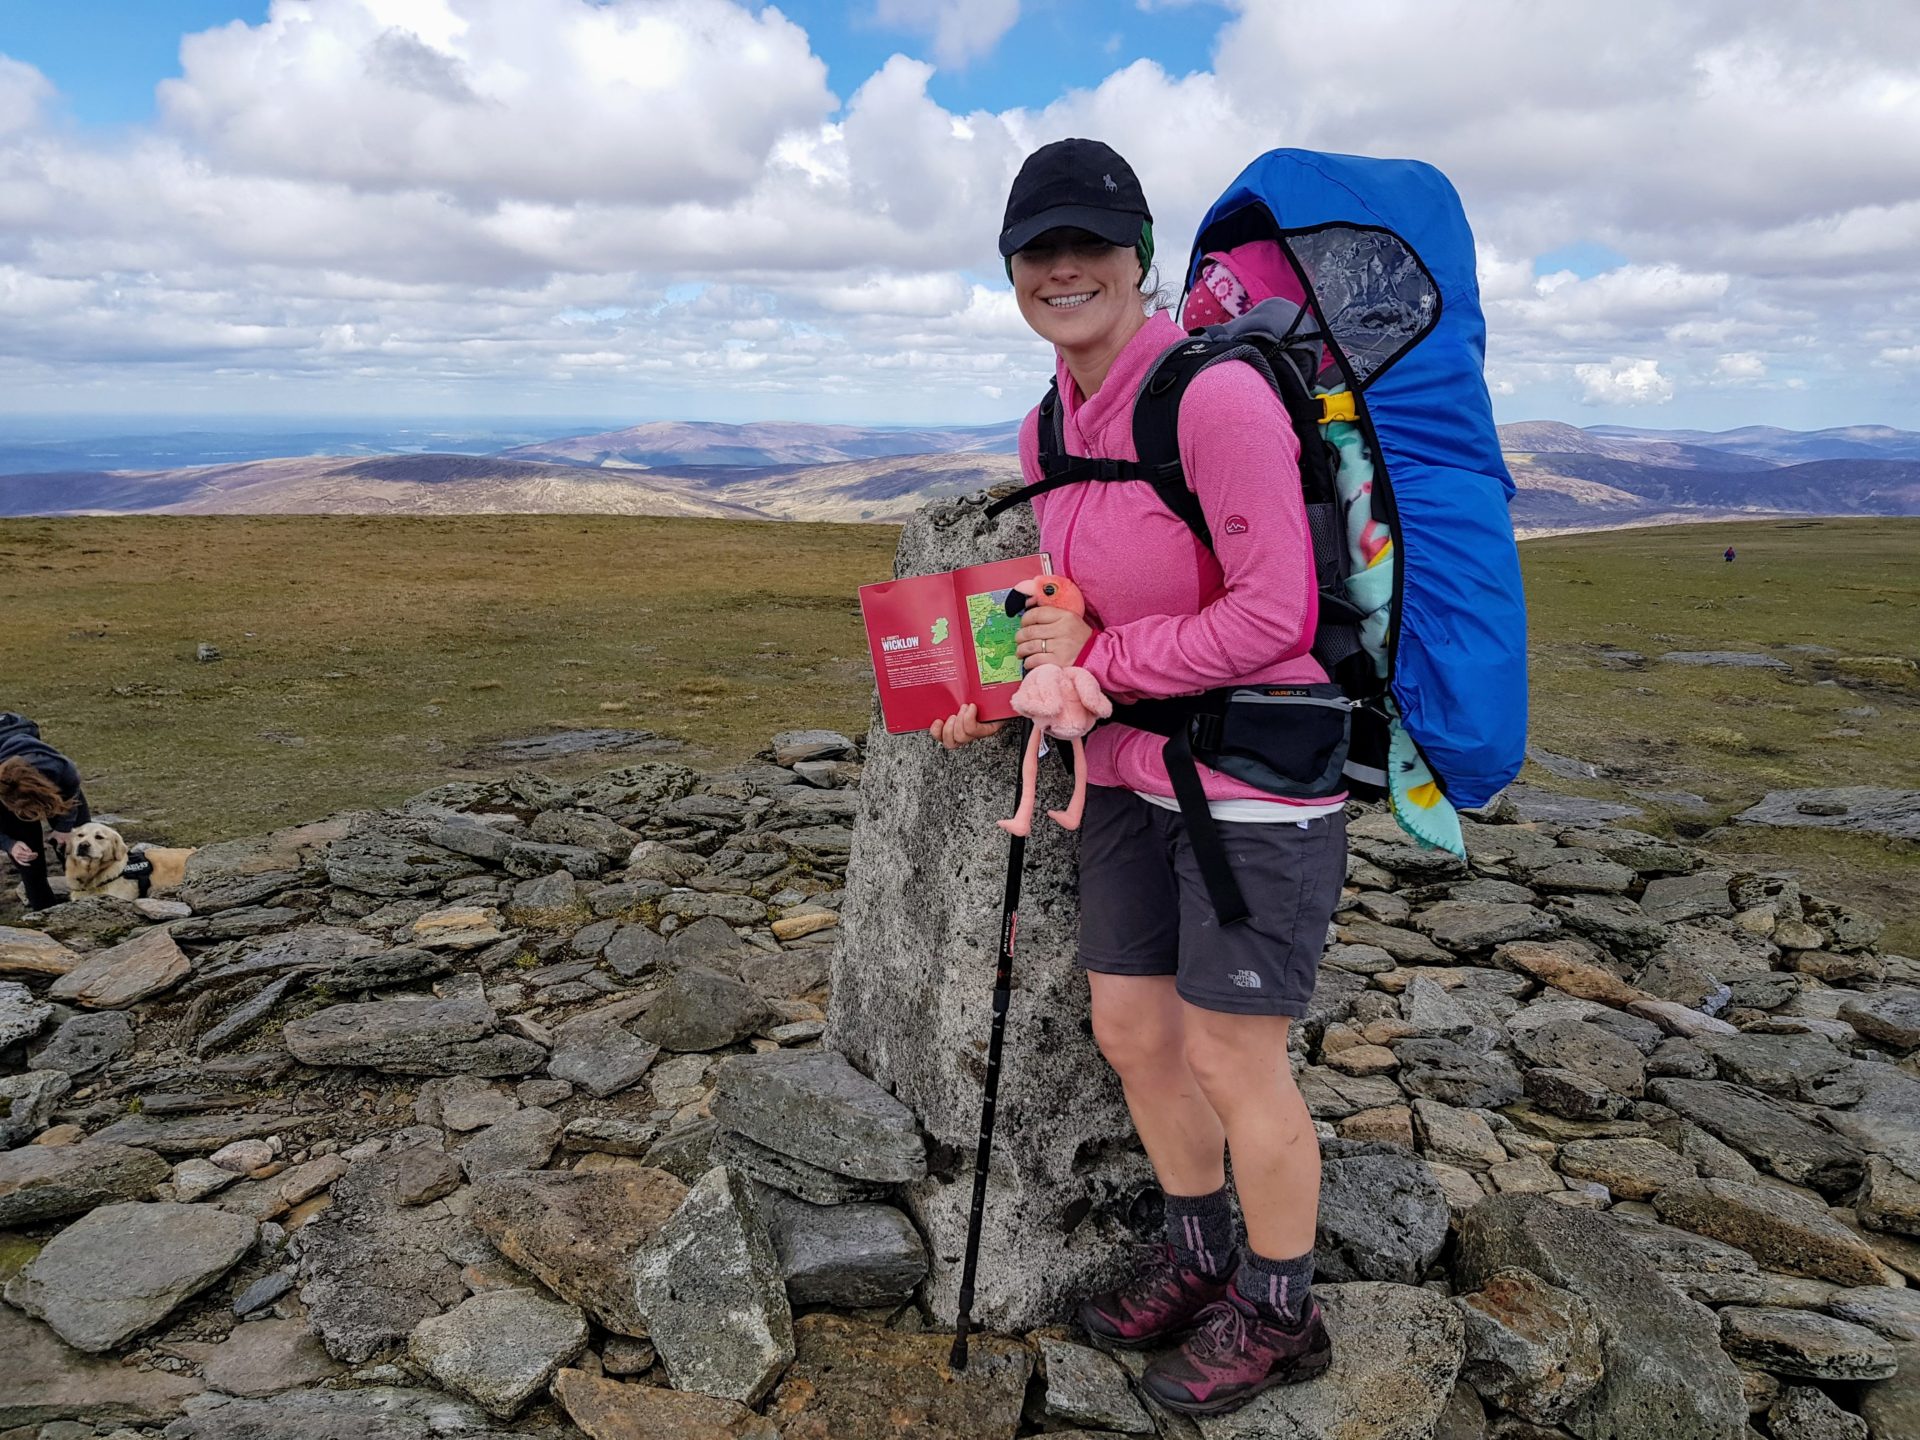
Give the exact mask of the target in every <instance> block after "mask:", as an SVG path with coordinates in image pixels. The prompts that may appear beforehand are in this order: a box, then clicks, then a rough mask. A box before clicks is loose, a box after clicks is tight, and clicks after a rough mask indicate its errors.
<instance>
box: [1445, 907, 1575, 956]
mask: <svg viewBox="0 0 1920 1440" xmlns="http://www.w3.org/2000/svg"><path fill="white" fill-rule="evenodd" d="M1413 923H1414V924H1415V925H1416V926H1417V927H1418V928H1419V929H1420V930H1421V931H1422V932H1423V933H1424V934H1426V935H1430V936H1431V937H1432V938H1433V939H1434V940H1436V941H1438V942H1439V943H1440V944H1441V945H1443V946H1445V947H1446V948H1447V949H1449V950H1451V951H1453V952H1454V953H1455V954H1461V955H1465V954H1472V953H1473V952H1474V951H1477V950H1486V949H1490V948H1492V947H1493V946H1495V945H1502V944H1505V943H1506V942H1507V941H1509V940H1545V939H1550V938H1551V937H1553V936H1555V935H1558V934H1559V933H1560V922H1559V920H1558V919H1556V918H1555V917H1554V916H1553V915H1551V914H1549V913H1548V912H1546V911H1544V910H1537V909H1535V908H1534V907H1533V906H1531V905H1512V904H1495V905H1489V904H1485V903H1482V902H1480V901H1477V900H1443V901H1441V902H1440V903H1439V904H1438V905H1431V906H1428V907H1427V908H1426V909H1425V910H1422V911H1420V912H1419V914H1417V915H1415V916H1414V917H1413Z"/></svg>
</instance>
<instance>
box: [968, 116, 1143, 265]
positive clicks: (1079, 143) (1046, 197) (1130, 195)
mask: <svg viewBox="0 0 1920 1440" xmlns="http://www.w3.org/2000/svg"><path fill="white" fill-rule="evenodd" d="M1152 219H1153V212H1152V211H1151V210H1149V209H1147V197H1146V195H1145V194H1144V193H1143V192H1142V191H1141V189H1140V181H1139V179H1138V178H1137V177H1136V176H1135V175H1134V173H1133V167H1132V166H1131V165H1129V164H1127V162H1126V161H1124V160H1122V159H1121V158H1120V155H1119V152H1118V151H1116V150H1115V149H1114V148H1113V147H1112V146H1111V145H1103V144H1101V143H1100V142H1099V141H1098V140H1056V141H1054V142H1053V144H1051V145H1042V146H1041V147H1040V148H1039V149H1038V150H1036V151H1034V152H1033V154H1031V155H1029V156H1028V157H1027V160H1026V163H1025V164H1024V165H1022V166H1021V167H1020V173H1019V174H1018V175H1016V176H1014V177H1013V189H1012V190H1011V191H1010V192H1009V193H1008V195H1007V217H1006V220H1005V221H1004V222H1003V223H1002V225H1001V227H1000V253H1001V255H1002V256H1010V255H1012V254H1013V252H1014V251H1016V250H1018V249H1019V248H1020V247H1021V246H1023V245H1030V244H1032V243H1033V241H1034V240H1035V239H1036V238H1038V237H1039V236H1041V235H1044V234H1045V233H1046V232H1047V231H1049V230H1058V229H1062V228H1069V227H1070V228H1072V229H1075V230H1085V231H1088V232H1090V233H1091V234H1094V235H1098V236H1099V237H1100V238H1101V239H1102V240H1105V241H1106V242H1107V243H1108V244H1110V245H1137V244H1139V243H1140V228H1141V226H1143V225H1145V224H1147V223H1148V222H1149V221H1151V220H1152Z"/></svg>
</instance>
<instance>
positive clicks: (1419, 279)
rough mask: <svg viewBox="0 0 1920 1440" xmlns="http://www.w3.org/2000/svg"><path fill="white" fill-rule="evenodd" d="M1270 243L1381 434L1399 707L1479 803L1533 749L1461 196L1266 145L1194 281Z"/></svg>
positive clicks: (1410, 163)
mask: <svg viewBox="0 0 1920 1440" xmlns="http://www.w3.org/2000/svg"><path fill="white" fill-rule="evenodd" d="M1268 217H1270V218H1271V224H1269V223H1268ZM1300 232H1307V233H1304V234H1303V233H1300ZM1381 232H1387V233H1384V234H1383V233H1381ZM1396 237H1397V238H1396ZM1263 238H1265V239H1273V238H1284V239H1285V241H1286V243H1287V246H1288V248H1289V249H1290V250H1291V251H1292V252H1293V253H1294V255H1295V257H1296V259H1298V261H1299V262H1300V264H1301V265H1302V267H1303V268H1304V269H1305V270H1306V271H1307V273H1308V277H1309V279H1310V281H1311V282H1312V287H1313V291H1314V296H1315V298H1316V300H1318V302H1319V305H1320V309H1321V311H1322V313H1323V316H1324V318H1325V319H1326V321H1327V323H1328V328H1329V329H1330V330H1331V331H1332V332H1333V334H1334V335H1335V336H1336V337H1337V338H1338V340H1339V341H1340V344H1341V348H1342V349H1343V350H1344V351H1346V352H1347V355H1348V358H1349V360H1350V362H1351V363H1352V366H1353V368H1354V371H1355V373H1356V375H1357V376H1358V378H1359V381H1360V387H1361V392H1362V395H1363V397H1364V400H1365V406H1366V410H1367V412H1368V414H1369V416H1370V417H1371V419H1372V421H1373V428H1374V432H1375V434H1376V435H1377V436H1378V438H1379V448H1380V455H1379V459H1380V460H1381V461H1382V462H1384V464H1385V467H1386V472H1387V480H1388V484H1389V486H1390V487H1391V489H1392V494H1393V498H1394V502H1395V504H1396V505H1397V506H1398V510H1399V520H1400V523H1399V531H1398V534H1397V535H1396V536H1395V543H1396V545H1397V547H1398V549H1399V553H1400V563H1401V565H1402V567H1403V568H1402V572H1401V584H1400V591H1399V597H1398V601H1397V612H1398V628H1397V632H1396V633H1397V640H1396V648H1395V650H1394V663H1393V678H1392V685H1393V695H1394V699H1395V700H1396V701H1397V702H1398V704H1399V707H1400V712H1401V715H1402V717H1403V719H1404V721H1405V723H1406V726H1407V728H1408V730H1409V731H1410V732H1411V733H1412V735H1413V737H1414V739H1415V740H1417V741H1418V742H1419V744H1420V749H1421V752H1422V753H1423V754H1424V755H1425V756H1426V758H1427V761H1428V763H1429V764H1430V765H1431V766H1432V767H1433V769H1434V770H1435V771H1436V772H1437V773H1438V774H1439V776H1440V777H1441V779H1442V781H1443V783H1444V785H1445V788H1446V793H1447V796H1448V798H1449V799H1451V800H1452V801H1453V802H1454V803H1455V804H1456V805H1459V806H1464V807H1471V806H1476V805H1483V804H1485V803H1486V802H1487V801H1488V800H1490V799H1492V798H1493V796H1494V795H1496V794H1497V793H1499V791H1500V790H1501V788H1502V787H1503V786H1505V785H1506V784H1507V783H1508V782H1509V781H1511V780H1512V779H1513V777H1514V776H1515V775H1517V774H1518V773H1519V771H1520V766H1521V763H1522V761H1523V760H1524V758H1525V751H1526V735H1527V617H1526V602H1525V598H1524V596H1523V595H1522V592H1521V587H1520V557H1519V553H1518V551H1517V550H1516V549H1515V547H1514V540H1513V523H1512V521H1511V519H1510V518H1509V516H1508V514H1507V502H1508V500H1509V499H1510V498H1511V497H1512V495H1513V490H1514V486H1513V478H1512V477H1511V476H1510V475H1509V474H1508V473H1507V467H1506V462H1505V461H1504V460H1503V459H1502V458H1501V454H1500V439H1499V435H1498V434H1497V432H1496V431H1495V429H1494V424H1493V406H1492V402H1491V401H1490V400H1489V399H1488V396H1487V387H1486V381H1485V378H1484V376H1483V375H1482V364H1483V361H1484V359H1485V355H1486V322H1485V320H1484V319H1483V318H1482V316H1481V313H1480V287H1479V281H1478V279H1477V278H1476V276H1475V273H1474V259H1473V232H1472V231H1471V230H1470V229H1469V228H1468V226H1467V217H1466V214H1465V212H1464V211H1463V210H1462V208H1461V205H1460V197H1459V195H1457V194H1456V193H1455V192H1454V188H1453V186H1452V185H1451V184H1450V183H1449V182H1448V181H1447V178H1446V177H1445V176H1444V175H1442V174H1441V173H1440V172H1439V171H1438V170H1436V169H1434V168H1433V167H1432V166H1431V165H1426V164H1423V163H1421V162H1419V161H1417V160H1373V159H1367V158H1365V157H1362V156H1357V155H1329V154H1323V153H1321V152H1318V151H1312V150H1274V151H1270V152H1269V153H1267V154H1265V155H1263V156H1261V157H1260V158H1259V159H1258V160H1255V161H1254V162H1253V163H1252V164H1251V165H1249V166H1248V167H1247V168H1246V169H1245V170H1244V171H1243V172H1242V173H1241V175H1240V177H1239V179H1237V180H1235V181H1234V183H1233V184H1232V185H1231V186H1229V187H1228V189H1227V192H1226V193H1225V194H1224V195H1222V196H1221V197H1220V199H1219V200H1218V201H1216V202H1215V204H1214V206H1213V208H1212V209H1211V210H1210V211H1208V212H1207V218H1206V220H1205V221H1204V222H1203V223H1202V224H1201V227H1200V233H1199V235H1198V237H1197V238H1196V240H1195V243H1194V250H1193V258H1192V260H1191V261H1190V263H1189V265H1188V269H1187V287H1188V288H1189V289H1191V288H1192V286H1193V283H1194V281H1195V279H1196V278H1197V276H1198V271H1199V266H1200V261H1201V260H1202V258H1203V257H1204V256H1205V255H1206V254H1207V253H1209V252H1212V251H1218V250H1224V249H1229V248H1231V247H1233V246H1235V245H1239V244H1244V243H1246V242H1247V241H1250V240H1255V239H1263Z"/></svg>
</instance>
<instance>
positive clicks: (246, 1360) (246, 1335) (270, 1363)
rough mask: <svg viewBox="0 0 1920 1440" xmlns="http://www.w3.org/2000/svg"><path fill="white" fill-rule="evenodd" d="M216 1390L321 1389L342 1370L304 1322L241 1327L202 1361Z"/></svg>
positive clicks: (232, 1392) (257, 1393) (239, 1392)
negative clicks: (322, 1384)
mask: <svg viewBox="0 0 1920 1440" xmlns="http://www.w3.org/2000/svg"><path fill="white" fill-rule="evenodd" d="M200 1368H201V1373H202V1374H204V1375H205V1376H206V1378H207V1383H208V1384H209V1385H211V1386H212V1387H213V1388H214V1389H216V1390H219V1391H221V1392H223V1393H224V1394H228V1395H245V1396H261V1395H278V1394H279V1393H280V1392H281V1391H283V1390H291V1389H293V1388H295V1387H296V1386H300V1385H317V1384H319V1383H320V1382H321V1381H322V1380H330V1379H332V1378H333V1377H334V1376H336V1375H338V1374H340V1373H341V1370H342V1367H341V1365H340V1364H339V1362H337V1361H336V1360H334V1359H333V1358H332V1357H331V1356H330V1355H328V1354H327V1352H326V1351H325V1350H324V1349H322V1348H321V1345H320V1342H319V1341H318V1340H316V1339H315V1338H314V1337H313V1334H312V1333H311V1332H310V1331H309V1330H308V1329H307V1324H306V1321H304V1320H262V1321H260V1322H258V1323H257V1324H253V1325H240V1326H236V1327H235V1328H234V1331H233V1333H232V1334H231V1335H229V1336H228V1337H227V1339H226V1340H224V1341H223V1342H221V1343H220V1344H218V1345H215V1346H213V1347H212V1348H211V1350H210V1351H209V1352H208V1354H207V1355H206V1357H205V1358H204V1359H203V1360H202V1361H201V1362H200Z"/></svg>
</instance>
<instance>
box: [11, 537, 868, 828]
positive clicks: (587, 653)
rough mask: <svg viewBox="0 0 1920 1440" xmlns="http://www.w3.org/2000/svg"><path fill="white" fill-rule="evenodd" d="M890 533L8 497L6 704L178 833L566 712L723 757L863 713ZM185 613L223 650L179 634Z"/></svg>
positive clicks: (99, 781)
mask: <svg viewBox="0 0 1920 1440" xmlns="http://www.w3.org/2000/svg"><path fill="white" fill-rule="evenodd" d="M893 544H894V532H893V531H891V530H885V529H880V528H876V527H871V526H860V525H791V526H790V525H771V524H767V523H764V522H759V521H749V522H733V521H718V520H655V519H644V518H624V517H597V516H540V517H533V516H511V517H509V516H501V517H491V516H473V517H459V518H450V519H391V518H373V517H361V516H301V517H286V518H278V517H276V518H262V519H253V518H213V519H200V518H195V519H177V518H167V517H141V516H129V517H115V518H102V519H73V520H13V521H0V611H4V614H5V622H4V624H0V709H17V710H21V711H24V712H26V713H27V714H29V715H32V716H34V717H35V718H36V719H38V720H39V721H40V722H41V723H42V725H43V727H44V728H45V730H46V732H47V735H48V738H49V739H51V740H53V741H54V742H55V743H56V744H58V745H59V746H61V748H63V749H64V750H66V751H67V752H68V753H69V754H72V755H74V756H76V757H78V758H79V760H80V763H81V766H82V768H83V770H84V771H85V772H86V774H87V776H88V791H89V794H90V796H91V798H92V799H93V801H94V805H95V808H96V809H100V810H112V811H116V812H119V813H122V814H126V815H131V816H136V817H138V818H139V819H140V820H141V821H142V822H143V827H142V828H143V829H144V830H145V831H148V832H151V833H157V834H163V835H166V836H168V837H170V838H174V839H177V840H180V841H183V842H192V843H199V842H204V841H207V840H210V839H214V838H217V837H220V836H223V835H236V834H245V833H249V832H251V831H255V830H259V829H263V828H266V827H269V826H272V825H278V824H285V823H289V822H292V821H298V820H303V819H307V818H311V817H314V816H318V815H322V814H326V813H329V812H331V811H334V810H340V809H346V808H350V807H355V806H366V805H375V804H381V803H386V802H390V801H393V800H396V799H399V798H401V797H403V796H406V795H409V794H413V793H415V792H417V791H419V790H421V789H423V788H425V787H427V786H429V785H433V784H437V783H439V782H440V781H441V780H443V779H445V778H446V777H448V776H449V775H457V774H461V773H466V774H472V773H474V771H473V769H472V768H469V767H478V768H481V769H492V770H499V769H502V768H505V766H504V764H503V763H502V762H500V761H498V760H497V759H490V757H489V756H488V754H487V752H486V747H487V745H488V743H489V742H492V741H498V740H505V739H512V738H518V737H525V736H532V735H539V734H544V733H548V732H551V731H553V730H555V729H560V728H583V727H602V726H605V727H620V728H635V729H646V730H653V731H657V732H659V733H661V734H662V735H669V736H673V737H676V738H680V739H683V740H684V741H685V742H686V751H685V755H684V756H681V757H676V758H684V759H686V760H687V761H688V763H692V764H697V765H704V764H722V763H726V762H729V761H732V760H738V759H741V758H744V757H745V756H747V755H750V754H751V753H753V752H754V751H755V750H758V749H760V748H762V747H763V746H764V745H765V744H766V742H767V737H768V736H769V735H771V734H772V733H773V732H775V731H776V730H781V729H790V728H793V727H795V726H801V725H815V724H818V725H828V726H835V727H842V728H847V727H851V728H852V729H859V728H861V727H863V726H864V725H865V723H866V708H867V707H866V690H865V687H866V685H867V683H868V681H867V678H866V677H867V675H868V673H869V672H868V666H867V659H866V651H865V646H864V644H863V642H862V640H861V638H860V622H859V619H858V612H857V607H856V605H855V602H854V590H855V587H857V586H858V585H860V584H862V583H864V582H866V581H869V580H874V579H885V578H886V577H887V575H888V574H889V573H890V565H891V559H892V553H893ZM203 641H204V642H208V643H211V644H213V645H216V646H218V647H219V649H220V650H221V652H222V655H223V658H222V659H221V660H219V661H218V662H216V663H210V664H208V663H199V662H196V661H195V659H194V653H195V648H196V646H197V645H198V644H199V643H200V642H203ZM617 763H619V760H618V759H617V758H609V757H606V756H599V757H588V758H586V759H584V760H582V761H580V762H577V765H576V768H578V769H604V768H606V767H608V766H610V765H613V764H617Z"/></svg>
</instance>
